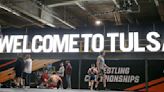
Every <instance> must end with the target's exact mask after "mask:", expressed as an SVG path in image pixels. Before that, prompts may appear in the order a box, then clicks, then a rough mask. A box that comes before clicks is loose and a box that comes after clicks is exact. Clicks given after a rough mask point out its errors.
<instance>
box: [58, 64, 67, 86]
mask: <svg viewBox="0 0 164 92" xmlns="http://www.w3.org/2000/svg"><path fill="white" fill-rule="evenodd" d="M64 71H65V68H64V64H63V62H62V63H60V68H59V71H58V75H59V76H60V77H61V79H62V81H64ZM61 88H63V84H61Z"/></svg>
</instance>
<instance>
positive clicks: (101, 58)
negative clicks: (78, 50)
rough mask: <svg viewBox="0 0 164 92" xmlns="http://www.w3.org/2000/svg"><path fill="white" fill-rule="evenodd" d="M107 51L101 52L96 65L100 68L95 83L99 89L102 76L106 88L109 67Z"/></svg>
mask: <svg viewBox="0 0 164 92" xmlns="http://www.w3.org/2000/svg"><path fill="white" fill-rule="evenodd" d="M104 57H105V52H104V51H103V52H100V55H99V56H98V57H97V61H96V66H97V69H98V75H97V82H96V85H95V88H96V89H97V87H98V84H99V82H100V79H101V77H102V78H103V86H104V89H106V74H105V69H106V68H108V66H107V65H106V64H105V59H104Z"/></svg>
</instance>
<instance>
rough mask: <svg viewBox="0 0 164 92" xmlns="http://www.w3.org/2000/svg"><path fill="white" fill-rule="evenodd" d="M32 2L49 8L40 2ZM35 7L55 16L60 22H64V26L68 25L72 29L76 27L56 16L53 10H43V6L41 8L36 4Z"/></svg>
mask: <svg viewBox="0 0 164 92" xmlns="http://www.w3.org/2000/svg"><path fill="white" fill-rule="evenodd" d="M34 3H37V4H40V5H42V6H43V7H44V8H46V9H48V10H49V7H47V6H45V5H43V4H42V3H40V2H38V1H35V2H34ZM36 6H37V5H36ZM37 7H38V8H39V9H41V10H43V11H45V12H47V13H49V14H50V16H52V17H53V18H55V19H56V20H58V21H60V22H61V23H63V24H65V25H66V26H68V27H70V28H72V29H76V27H75V26H73V25H71V24H69V23H68V22H66V21H65V20H63V19H61V18H60V17H58V16H56V15H55V14H54V13H55V12H53V11H51V12H49V11H46V10H45V9H44V8H42V7H39V6H37Z"/></svg>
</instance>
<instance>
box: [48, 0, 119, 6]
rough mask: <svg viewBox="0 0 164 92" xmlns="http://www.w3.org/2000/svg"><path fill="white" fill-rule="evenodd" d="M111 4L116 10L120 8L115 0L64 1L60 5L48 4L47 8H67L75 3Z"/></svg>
mask: <svg viewBox="0 0 164 92" xmlns="http://www.w3.org/2000/svg"><path fill="white" fill-rule="evenodd" d="M86 1H88V2H93V3H94V2H103V1H106V2H113V3H114V4H115V5H116V6H117V7H118V8H120V6H119V4H118V3H117V1H116V0H73V1H66V2H62V3H55V4H50V5H48V7H59V6H68V5H76V4H77V2H79V3H80V2H86Z"/></svg>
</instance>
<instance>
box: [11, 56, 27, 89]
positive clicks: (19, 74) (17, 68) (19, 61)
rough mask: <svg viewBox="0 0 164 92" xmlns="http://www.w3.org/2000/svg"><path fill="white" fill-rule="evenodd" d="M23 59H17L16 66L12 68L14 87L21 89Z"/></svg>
mask: <svg viewBox="0 0 164 92" xmlns="http://www.w3.org/2000/svg"><path fill="white" fill-rule="evenodd" d="M24 67H25V66H24V59H23V58H22V57H20V56H19V57H18V58H17V60H16V64H15V67H14V70H15V73H16V80H15V81H16V86H17V87H23V78H22V77H23V70H24Z"/></svg>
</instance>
